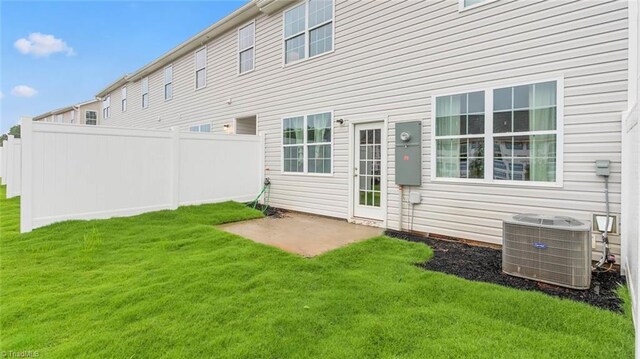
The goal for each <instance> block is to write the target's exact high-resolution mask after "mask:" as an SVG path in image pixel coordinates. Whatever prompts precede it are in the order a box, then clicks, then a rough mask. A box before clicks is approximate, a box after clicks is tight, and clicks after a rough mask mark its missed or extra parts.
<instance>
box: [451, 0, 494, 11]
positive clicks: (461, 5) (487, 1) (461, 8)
mask: <svg viewBox="0 0 640 359" xmlns="http://www.w3.org/2000/svg"><path fill="white" fill-rule="evenodd" d="M494 1H498V0H484V1H483V2H480V3H477V4H473V5H469V6H464V0H458V12H463V11H467V10H471V9H475V8H477V7H480V6H483V5H487V4H490V3H492V2H494Z"/></svg>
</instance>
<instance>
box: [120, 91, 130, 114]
mask: <svg viewBox="0 0 640 359" xmlns="http://www.w3.org/2000/svg"><path fill="white" fill-rule="evenodd" d="M123 90H124V92H123ZM123 94H124V96H122V95H123ZM127 97H129V89H128V88H127V86H123V87H122V88H121V89H120V110H121V111H122V112H127V106H129V101H128V100H127Z"/></svg>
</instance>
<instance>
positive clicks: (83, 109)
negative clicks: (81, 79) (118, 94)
mask: <svg viewBox="0 0 640 359" xmlns="http://www.w3.org/2000/svg"><path fill="white" fill-rule="evenodd" d="M100 110H101V108H100V101H98V100H95V99H94V100H89V101H85V102H81V103H79V104H76V105H72V106H67V107H62V108H59V109H56V110H53V111H49V112H46V113H43V114H41V115H39V116H36V117H34V118H33V120H34V121H43V122H59V123H75V124H81V125H97V124H98V117H99V113H100Z"/></svg>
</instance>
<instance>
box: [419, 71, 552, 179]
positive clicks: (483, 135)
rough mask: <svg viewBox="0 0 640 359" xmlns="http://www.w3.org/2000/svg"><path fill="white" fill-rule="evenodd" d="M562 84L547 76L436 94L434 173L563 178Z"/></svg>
mask: <svg viewBox="0 0 640 359" xmlns="http://www.w3.org/2000/svg"><path fill="white" fill-rule="evenodd" d="M558 87H559V85H558V82H557V81H548V82H539V83H530V84H525V85H518V86H510V87H495V88H489V89H486V90H483V91H476V92H469V93H462V94H455V95H447V96H437V97H436V98H435V118H434V120H435V122H434V125H435V134H434V142H433V144H434V146H435V151H434V157H433V158H432V165H433V166H434V167H435V170H434V173H433V175H434V176H435V178H436V179H438V178H440V179H443V178H449V179H451V178H457V179H475V181H486V182H504V181H514V182H515V181H518V182H535V183H557V182H559V178H558V173H560V168H559V166H560V163H559V159H558V153H559V149H560V146H561V139H560V138H558V128H559V121H558V117H559V116H558V97H559V95H558ZM486 107H489V108H486Z"/></svg>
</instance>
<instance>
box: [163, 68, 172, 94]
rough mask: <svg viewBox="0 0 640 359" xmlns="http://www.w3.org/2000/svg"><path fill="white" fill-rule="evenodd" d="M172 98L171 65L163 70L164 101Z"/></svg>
mask: <svg viewBox="0 0 640 359" xmlns="http://www.w3.org/2000/svg"><path fill="white" fill-rule="evenodd" d="M172 98H173V65H169V66H167V67H165V68H164V99H165V100H171V99H172Z"/></svg>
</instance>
